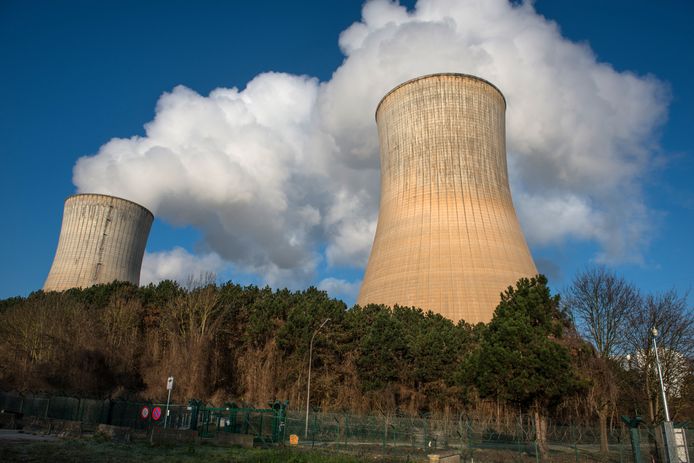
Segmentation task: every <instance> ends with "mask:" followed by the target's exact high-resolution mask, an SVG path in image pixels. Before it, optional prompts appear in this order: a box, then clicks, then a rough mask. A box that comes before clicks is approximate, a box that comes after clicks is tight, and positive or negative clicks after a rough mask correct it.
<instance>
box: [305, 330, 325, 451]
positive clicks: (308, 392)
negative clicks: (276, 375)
mask: <svg viewBox="0 0 694 463" xmlns="http://www.w3.org/2000/svg"><path fill="white" fill-rule="evenodd" d="M329 321H330V319H329V318H326V319H325V320H324V321H323V323H321V324H320V326H319V327H318V329H317V330H316V331H314V332H313V336H311V344H310V345H309V348H308V384H307V385H306V428H305V429H304V438H305V439H308V406H309V403H310V400H311V360H312V358H313V339H314V338H315V337H316V335H317V334H318V332H319V331H320V329H321V328H323V327H324V326H325V324H326V323H328V322H329Z"/></svg>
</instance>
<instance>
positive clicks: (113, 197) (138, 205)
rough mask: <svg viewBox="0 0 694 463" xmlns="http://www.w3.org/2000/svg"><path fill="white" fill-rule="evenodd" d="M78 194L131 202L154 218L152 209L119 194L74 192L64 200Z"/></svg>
mask: <svg viewBox="0 0 694 463" xmlns="http://www.w3.org/2000/svg"><path fill="white" fill-rule="evenodd" d="M80 196H101V197H103V198H111V199H117V200H119V201H123V202H126V203H130V204H132V205H134V206H137V207H139V208H141V209H143V210H144V211H145V212H147V213H148V214H149V215H151V216H152V219H154V214H153V213H152V211H150V210H149V209H147V208H146V207H145V206H143V205H142V204H138V203H136V202H135V201H131V200H129V199H125V198H121V197H120V196H114V195H107V194H104V193H75V194H73V195H70V196H68V197H67V198H65V202H66V203H67V202H68V201H69V200H71V199H76V198H78V197H80Z"/></svg>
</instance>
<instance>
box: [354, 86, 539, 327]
mask: <svg viewBox="0 0 694 463" xmlns="http://www.w3.org/2000/svg"><path fill="white" fill-rule="evenodd" d="M505 111H506V100H505V99H504V96H503V95H502V94H501V92H500V91H499V89H497V88H496V87H495V86H493V85H492V84H490V83H489V82H487V81H485V80H483V79H480V78H477V77H474V76H469V75H463V74H434V75H429V76H423V77H419V78H416V79H413V80H410V81H408V82H405V83H403V84H401V85H399V86H397V87H395V88H394V89H393V90H391V91H390V92H389V93H388V94H386V96H384V97H383V99H382V100H381V102H380V103H379V105H378V108H377V109H376V123H377V125H378V134H379V139H380V145H381V203H380V210H379V216H378V227H377V229H376V236H375V238H374V243H373V247H372V249H371V255H370V257H369V262H368V264H367V266H366V273H365V274H364V281H363V283H362V287H361V291H360V294H359V299H358V303H359V304H360V305H365V304H368V303H376V304H386V305H391V306H392V305H395V304H399V305H401V306H416V307H420V308H422V309H424V310H432V311H434V312H437V313H440V314H441V315H443V316H445V317H448V318H450V319H451V320H453V321H455V322H457V321H458V320H460V319H463V320H465V321H466V322H469V323H478V322H485V323H486V322H489V321H490V320H491V318H492V315H493V313H494V309H495V308H496V306H497V305H498V304H499V301H500V293H501V292H502V291H503V290H504V289H505V288H507V287H508V286H511V285H515V283H516V281H517V280H518V279H519V278H520V277H530V276H534V275H535V274H536V273H537V270H536V268H535V264H534V263H533V260H532V257H531V255H530V251H529V250H528V245H527V244H526V242H525V237H524V236H523V232H522V230H521V227H520V224H519V223H518V218H517V217H516V212H515V210H514V208H513V202H512V200H511V190H510V187H509V183H508V171H507V167H506V136H505V121H504V119H505Z"/></svg>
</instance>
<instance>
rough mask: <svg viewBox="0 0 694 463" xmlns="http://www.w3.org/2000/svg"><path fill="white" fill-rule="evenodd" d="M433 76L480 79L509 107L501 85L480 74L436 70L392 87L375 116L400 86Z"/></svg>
mask: <svg viewBox="0 0 694 463" xmlns="http://www.w3.org/2000/svg"><path fill="white" fill-rule="evenodd" d="M432 77H463V78H467V79H472V80H478V81H480V82H482V83H484V84H487V85H489V86H490V87H492V88H493V89H494V90H496V91H497V93H499V95H501V99H502V100H503V102H504V109H506V108H507V106H506V97H505V96H504V94H503V92H502V91H501V90H499V87H497V86H496V85H494V84H493V83H491V82H490V81H488V80H487V79H483V78H482V77H478V76H475V75H472V74H465V73H462V72H435V73H432V74H425V75H422V76H418V77H414V78H412V79H409V80H406V81H405V82H402V83H401V84H398V85H396V86H395V87H393V88H392V89H390V91H389V92H388V93H386V94H385V95H383V98H381V101H379V102H378V105H376V111H375V112H374V118H375V119H378V111H379V110H380V109H381V105H382V104H383V102H384V101H385V100H386V99H387V98H388V97H389V96H390V95H391V94H393V93H395V92H396V91H397V90H399V89H400V88H402V87H404V86H406V85H410V84H412V83H414V82H417V81H419V80H423V79H430V78H432Z"/></svg>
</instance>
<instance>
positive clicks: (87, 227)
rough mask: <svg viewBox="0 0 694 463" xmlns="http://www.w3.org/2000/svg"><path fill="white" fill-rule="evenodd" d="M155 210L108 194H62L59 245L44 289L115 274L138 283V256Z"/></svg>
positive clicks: (74, 285) (60, 288) (100, 280)
mask: <svg viewBox="0 0 694 463" xmlns="http://www.w3.org/2000/svg"><path fill="white" fill-rule="evenodd" d="M153 219H154V216H153V215H152V213H151V212H149V211H148V210H147V209H145V208H144V207H142V206H140V205H139V204H135V203H133V202H131V201H127V200H125V199H121V198H115V197H113V196H106V195H97V194H79V195H74V196H70V197H69V198H67V199H66V200H65V210H64V211H63V226H62V228H61V230H60V240H59V241H58V250H57V251H56V253H55V259H54V260H53V266H52V267H51V271H50V272H49V273H48V278H47V279H46V284H44V285H43V289H44V291H63V290H65V289H69V288H85V287H88V286H92V285H95V284H99V283H111V282H112V281H114V280H119V281H129V282H130V283H134V284H139V283H140V268H141V266H142V256H143V255H144V252H145V245H146V244H147V236H148V235H149V229H150V228H151V226H152V220H153Z"/></svg>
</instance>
